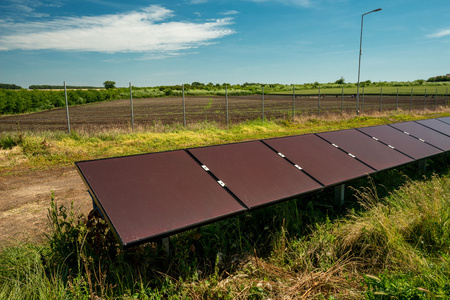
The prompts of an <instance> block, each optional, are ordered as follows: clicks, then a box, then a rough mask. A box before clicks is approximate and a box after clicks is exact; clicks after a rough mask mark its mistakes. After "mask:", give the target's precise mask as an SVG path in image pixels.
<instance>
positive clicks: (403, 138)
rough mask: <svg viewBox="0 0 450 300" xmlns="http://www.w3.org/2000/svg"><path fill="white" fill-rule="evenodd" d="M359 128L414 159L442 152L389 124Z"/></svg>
mask: <svg viewBox="0 0 450 300" xmlns="http://www.w3.org/2000/svg"><path fill="white" fill-rule="evenodd" d="M358 130H359V131H361V132H364V133H366V134H368V135H369V136H371V137H372V138H375V139H378V140H380V141H381V142H383V143H385V144H387V145H390V146H391V147H394V148H395V149H397V150H399V151H400V152H402V153H404V154H406V155H408V156H410V157H412V158H414V159H421V158H425V157H428V156H433V155H435V154H439V153H441V152H442V151H441V150H439V149H437V148H435V147H433V146H430V145H429V144H426V143H423V142H421V141H419V140H418V139H416V138H414V137H412V136H409V135H407V134H405V133H403V132H401V131H399V130H397V129H395V128H392V127H390V126H388V125H381V126H374V127H365V128H359V129H358Z"/></svg>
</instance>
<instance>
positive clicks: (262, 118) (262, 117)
mask: <svg viewBox="0 0 450 300" xmlns="http://www.w3.org/2000/svg"><path fill="white" fill-rule="evenodd" d="M261 88H262V107H261V110H262V115H261V120H262V121H263V122H264V86H262V87H261Z"/></svg>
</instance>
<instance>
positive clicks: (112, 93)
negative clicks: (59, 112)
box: [0, 89, 118, 114]
mask: <svg viewBox="0 0 450 300" xmlns="http://www.w3.org/2000/svg"><path fill="white" fill-rule="evenodd" d="M117 95H118V91H116V90H98V91H97V90H69V91H67V100H68V103H69V105H78V104H85V103H93V102H99V101H108V100H113V99H116V98H117ZM64 106H65V97H64V91H39V90H32V91H30V90H23V89H22V90H4V89H0V114H19V113H26V112H35V111H41V110H48V109H52V108H55V107H64Z"/></svg>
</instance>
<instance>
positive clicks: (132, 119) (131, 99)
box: [130, 82, 134, 130]
mask: <svg viewBox="0 0 450 300" xmlns="http://www.w3.org/2000/svg"><path fill="white" fill-rule="evenodd" d="M130 106H131V129H132V130H134V113H133V93H132V91H131V82H130Z"/></svg>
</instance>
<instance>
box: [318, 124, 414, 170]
mask: <svg viewBox="0 0 450 300" xmlns="http://www.w3.org/2000/svg"><path fill="white" fill-rule="evenodd" d="M317 135H318V136H320V137H322V138H324V139H325V140H327V141H328V142H330V143H332V144H333V145H335V146H336V147H339V148H341V149H343V150H344V151H345V152H348V153H349V155H351V156H355V157H356V158H358V159H359V160H361V161H362V162H364V163H366V164H367V165H369V166H371V167H372V168H374V169H375V170H378V171H381V170H385V169H389V168H392V167H395V166H399V165H402V164H405V163H408V162H411V161H412V159H411V158H409V157H408V156H406V155H404V154H402V153H400V152H398V151H396V150H395V149H392V148H390V147H388V146H386V145H384V144H382V143H380V142H379V141H376V140H374V139H372V138H371V137H369V136H367V135H365V134H364V133H362V132H359V131H357V130H356V129H348V130H342V131H334V132H325V133H319V134H317Z"/></svg>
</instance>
